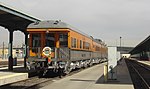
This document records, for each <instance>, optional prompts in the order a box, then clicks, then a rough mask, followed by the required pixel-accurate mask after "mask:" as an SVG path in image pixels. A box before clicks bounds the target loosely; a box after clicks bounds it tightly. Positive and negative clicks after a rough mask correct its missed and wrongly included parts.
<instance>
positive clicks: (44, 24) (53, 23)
mask: <svg viewBox="0 0 150 89" xmlns="http://www.w3.org/2000/svg"><path fill="white" fill-rule="evenodd" d="M27 28H28V29H40V28H67V29H70V30H73V31H76V32H78V33H80V34H82V35H84V36H86V37H88V38H90V39H92V40H94V41H95V42H97V43H101V42H102V41H101V40H96V39H94V38H93V37H92V36H89V35H87V34H86V33H84V32H82V31H80V30H78V29H76V28H74V27H72V26H71V25H69V24H67V23H65V22H62V21H60V20H47V21H40V22H36V23H31V24H30V25H29V26H28V27H27Z"/></svg>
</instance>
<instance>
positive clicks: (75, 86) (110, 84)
mask: <svg viewBox="0 0 150 89" xmlns="http://www.w3.org/2000/svg"><path fill="white" fill-rule="evenodd" d="M104 65H105V63H103V64H98V65H96V66H93V67H90V68H87V69H85V70H83V71H81V72H79V73H77V74H74V75H71V76H67V77H64V78H62V79H60V80H53V81H54V82H53V83H51V84H49V85H47V86H45V87H43V88H41V89H49V88H51V89H61V88H63V89H134V86H133V83H132V80H131V78H130V74H129V71H128V68H127V66H126V63H125V61H124V60H122V61H120V63H119V65H118V66H117V67H116V68H117V79H116V80H108V81H107V82H104V76H103V71H104V70H103V69H104Z"/></svg>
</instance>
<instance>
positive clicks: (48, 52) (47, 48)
mask: <svg viewBox="0 0 150 89" xmlns="http://www.w3.org/2000/svg"><path fill="white" fill-rule="evenodd" d="M43 54H44V56H46V57H49V56H50V55H51V48H50V47H44V48H43Z"/></svg>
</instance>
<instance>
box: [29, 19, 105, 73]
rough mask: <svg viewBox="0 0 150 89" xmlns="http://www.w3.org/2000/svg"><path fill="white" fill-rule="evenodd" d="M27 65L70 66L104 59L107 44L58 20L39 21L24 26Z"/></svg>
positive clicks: (68, 68) (41, 67)
mask: <svg viewBox="0 0 150 89" xmlns="http://www.w3.org/2000/svg"><path fill="white" fill-rule="evenodd" d="M27 32H28V33H29V52H28V55H29V57H28V65H30V66H29V67H30V68H31V67H34V69H36V68H37V69H41V70H42V69H43V70H47V69H49V68H50V69H53V70H58V69H60V68H61V69H62V70H63V72H64V73H69V72H70V71H71V70H72V69H75V68H81V67H87V66H90V65H92V64H94V63H100V62H102V61H104V60H107V46H106V44H105V43H104V42H102V41H101V40H100V39H94V38H93V37H92V36H89V35H87V34H85V33H83V32H81V31H79V30H77V29H76V28H73V27H72V26H70V25H68V24H66V23H64V22H61V21H57V20H56V21H54V20H49V21H41V22H38V23H32V24H30V25H29V26H28V28H27Z"/></svg>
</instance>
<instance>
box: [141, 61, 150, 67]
mask: <svg viewBox="0 0 150 89" xmlns="http://www.w3.org/2000/svg"><path fill="white" fill-rule="evenodd" d="M138 62H140V63H142V64H145V65H148V66H150V61H139V60H138Z"/></svg>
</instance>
